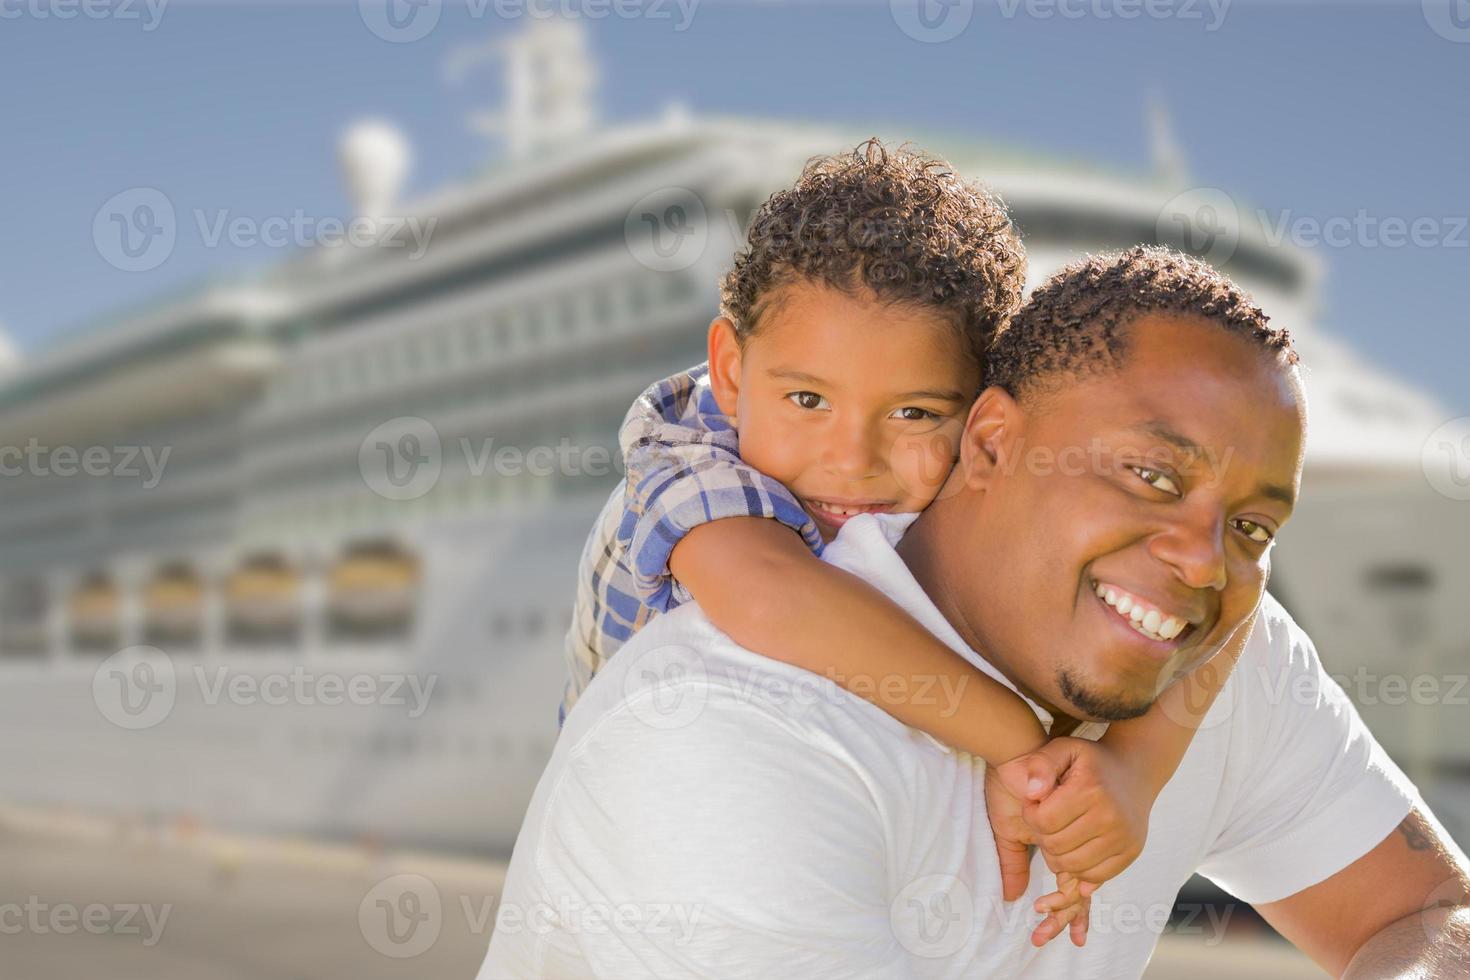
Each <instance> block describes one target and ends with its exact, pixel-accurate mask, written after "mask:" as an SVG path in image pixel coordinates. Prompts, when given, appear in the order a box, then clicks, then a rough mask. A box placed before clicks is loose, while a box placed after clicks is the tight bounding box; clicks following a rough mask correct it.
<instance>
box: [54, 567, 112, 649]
mask: <svg viewBox="0 0 1470 980" xmlns="http://www.w3.org/2000/svg"><path fill="white" fill-rule="evenodd" d="M119 605H120V595H119V593H118V589H117V586H116V585H114V584H113V582H112V579H111V578H110V577H109V576H108V575H107V574H106V573H104V572H94V573H92V574H91V575H88V576H87V577H86V578H85V579H83V580H82V583H81V585H80V586H78V588H77V589H76V590H75V591H74V592H73V593H72V594H71V599H70V601H69V602H68V604H67V611H68V618H69V621H70V626H71V643H72V647H73V648H74V649H75V650H77V651H78V652H80V653H111V652H113V651H115V650H117V649H118V647H120V646H121V645H122V643H121V641H122V628H121V621H120V619H119V611H120V610H119Z"/></svg>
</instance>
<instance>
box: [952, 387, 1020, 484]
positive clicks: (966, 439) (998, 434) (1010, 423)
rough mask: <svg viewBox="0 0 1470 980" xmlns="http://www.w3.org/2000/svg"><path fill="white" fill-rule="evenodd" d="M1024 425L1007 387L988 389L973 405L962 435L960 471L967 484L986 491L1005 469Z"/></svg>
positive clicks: (1017, 406)
mask: <svg viewBox="0 0 1470 980" xmlns="http://www.w3.org/2000/svg"><path fill="white" fill-rule="evenodd" d="M1021 426H1022V415H1021V407H1020V406H1019V405H1017V404H1016V400H1015V399H1014V398H1012V397H1011V396H1010V394H1009V393H1008V392H1007V391H1006V390H1005V389H1004V388H986V389H985V390H984V391H982V392H981V393H980V397H979V398H977V399H975V404H973V405H971V406H970V416H969V418H967V419H966V420H965V428H964V431H963V432H962V433H960V459H959V464H958V466H957V469H958V470H959V473H960V476H961V477H962V478H963V480H964V481H965V485H966V486H967V487H970V488H971V489H974V490H984V489H986V488H987V487H989V486H990V485H991V483H992V482H993V481H994V480H995V478H996V476H998V475H999V474H1000V473H1001V472H1002V471H1003V469H1005V468H1006V458H1007V455H1008V454H1009V453H1010V452H1012V451H1013V447H1015V446H1016V445H1017V444H1018V443H1017V437H1018V436H1019V433H1020V429H1021Z"/></svg>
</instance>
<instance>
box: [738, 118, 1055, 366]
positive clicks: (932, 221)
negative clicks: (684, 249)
mask: <svg viewBox="0 0 1470 980" xmlns="http://www.w3.org/2000/svg"><path fill="white" fill-rule="evenodd" d="M1025 278H1026V253H1025V251H1024V249H1022V247H1021V240H1020V237H1019V236H1018V235H1017V233H1016V230H1015V228H1014V226H1013V225H1012V224H1011V220H1010V217H1009V215H1007V214H1006V211H1005V208H1004V207H1003V206H1002V205H1001V204H1000V202H999V201H997V200H996V199H995V198H994V197H992V196H991V195H990V194H989V193H987V192H986V191H985V190H983V189H981V188H980V187H978V186H976V185H974V184H971V183H969V182H967V181H965V180H964V179H962V178H961V177H960V176H959V175H958V174H956V173H955V172H954V171H953V169H952V168H951V167H950V166H949V164H947V163H945V162H944V161H943V160H939V159H937V158H934V157H931V156H927V155H925V154H923V153H920V152H918V151H915V150H911V149H909V148H908V147H907V146H901V147H898V148H896V149H890V148H888V147H886V146H884V145H883V143H882V142H880V141H879V140H877V139H876V138H874V139H868V140H866V141H864V142H862V143H860V144H858V146H857V147H856V148H855V149H853V150H852V151H851V152H848V153H840V154H837V155H834V156H826V157H814V158H813V159H811V160H810V161H808V162H807V165H806V167H805V168H804V169H803V170H802V173H801V177H800V178H799V179H798V180H797V182H796V185H795V186H794V187H791V188H790V189H787V190H782V191H777V192H776V193H775V194H772V195H771V196H770V197H769V198H768V199H767V200H766V202H765V203H764V204H763V205H761V207H760V210H759V211H758V212H757V213H756V215H755V218H754V220H753V221H752V222H751V226H750V233H749V236H748V240H747V243H746V247H745V248H744V249H743V250H742V251H741V252H740V253H738V254H737V255H736V257H735V266H734V268H733V269H731V271H730V273H729V274H728V275H727V276H726V277H725V281H724V282H723V283H722V284H721V288H720V298H721V307H722V308H721V312H722V313H723V315H724V316H726V317H728V318H729V319H730V320H731V321H732V322H733V323H734V324H735V332H736V335H737V337H739V339H740V341H741V343H744V342H745V341H746V340H748V339H749V338H750V337H752V336H754V335H755V334H756V332H757V331H758V330H759V328H760V322H761V317H762V315H763V314H764V313H766V312H768V310H769V308H770V305H771V303H772V302H773V301H778V294H779V291H780V289H781V288H782V287H784V286H787V285H790V284H792V283H794V282H797V281H801V280H811V281H816V282H819V283H822V284H823V285H826V286H830V287H832V288H834V289H839V290H843V291H845V292H849V293H851V292H853V291H856V290H859V289H862V288H864V287H866V288H867V289H869V290H871V291H872V292H873V293H874V294H875V295H876V296H877V297H878V298H879V300H881V301H884V302H891V303H902V304H911V305H913V306H920V307H929V308H932V309H933V310H934V311H935V312H937V313H939V314H941V315H942V316H944V317H946V318H947V319H949V320H950V321H951V322H952V323H953V324H954V326H955V327H956V328H957V329H958V330H959V332H960V334H961V336H962V338H963V339H964V340H965V341H966V344H967V347H968V349H969V350H970V352H971V353H972V354H973V355H974V356H975V358H976V359H977V360H980V358H981V357H982V355H983V353H984V351H985V348H986V347H987V346H988V345H989V343H990V341H991V340H992V338H993V337H994V336H995V333H996V331H997V330H998V329H999V328H1000V326H1001V325H1002V324H1003V323H1005V321H1006V320H1007V319H1008V318H1009V317H1010V316H1011V315H1012V314H1014V313H1015V312H1016V309H1017V308H1018V307H1019V306H1020V303H1021V295H1022V291H1023V288H1024V284H1025Z"/></svg>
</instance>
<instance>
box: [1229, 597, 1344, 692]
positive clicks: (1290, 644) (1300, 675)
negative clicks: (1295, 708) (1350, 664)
mask: <svg viewBox="0 0 1470 980" xmlns="http://www.w3.org/2000/svg"><path fill="white" fill-rule="evenodd" d="M1325 678H1326V674H1325V673H1324V672H1323V671H1322V669H1321V662H1320V661H1319V660H1318V659H1317V650H1316V647H1315V646H1314V645H1313V644H1312V638H1311V637H1310V636H1308V635H1307V632H1306V630H1304V629H1302V628H1301V626H1300V625H1298V624H1297V621H1296V620H1295V619H1293V618H1292V616H1291V613H1289V612H1287V610H1286V608H1285V607H1284V606H1282V605H1281V603H1280V602H1279V601H1277V599H1276V598H1275V597H1274V596H1272V595H1271V594H1270V593H1269V592H1268V593H1267V594H1266V595H1265V596H1264V597H1263V598H1262V600H1261V607H1260V610H1259V611H1258V612H1257V614H1256V622H1255V626H1254V628H1253V629H1252V630H1251V635H1250V639H1249V640H1247V642H1246V645H1245V648H1244V649H1243V650H1242V651H1241V654H1240V662H1239V663H1238V664H1237V665H1236V668H1235V671H1234V674H1233V676H1232V677H1231V678H1230V683H1229V686H1228V687H1227V690H1230V691H1231V693H1232V695H1233V697H1234V698H1240V699H1244V700H1245V701H1247V702H1254V703H1258V704H1261V705H1262V706H1264V707H1266V708H1270V709H1280V708H1281V707H1283V706H1284V705H1287V704H1291V703H1296V702H1300V701H1302V698H1301V696H1300V694H1299V693H1298V694H1296V695H1293V692H1292V691H1291V690H1288V688H1291V687H1295V688H1297V689H1300V688H1302V687H1303V686H1306V685H1318V684H1320V683H1321V681H1322V680H1323V679H1325Z"/></svg>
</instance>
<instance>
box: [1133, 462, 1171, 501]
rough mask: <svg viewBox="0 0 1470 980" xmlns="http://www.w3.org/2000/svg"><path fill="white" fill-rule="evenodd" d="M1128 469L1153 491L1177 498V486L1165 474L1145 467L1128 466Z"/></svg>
mask: <svg viewBox="0 0 1470 980" xmlns="http://www.w3.org/2000/svg"><path fill="white" fill-rule="evenodd" d="M1128 468H1129V469H1130V470H1132V471H1133V472H1135V473H1137V474H1138V477H1139V479H1141V480H1143V482H1144V483H1147V484H1148V485H1149V486H1151V487H1153V488H1154V489H1155V490H1162V491H1163V492H1164V493H1168V494H1173V495H1174V496H1176V497H1177V496H1179V486H1178V484H1176V483H1175V482H1174V479H1173V477H1171V476H1169V475H1168V474H1167V473H1162V472H1160V471H1159V470H1151V469H1149V468H1148V467H1147V466H1130V467H1128Z"/></svg>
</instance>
